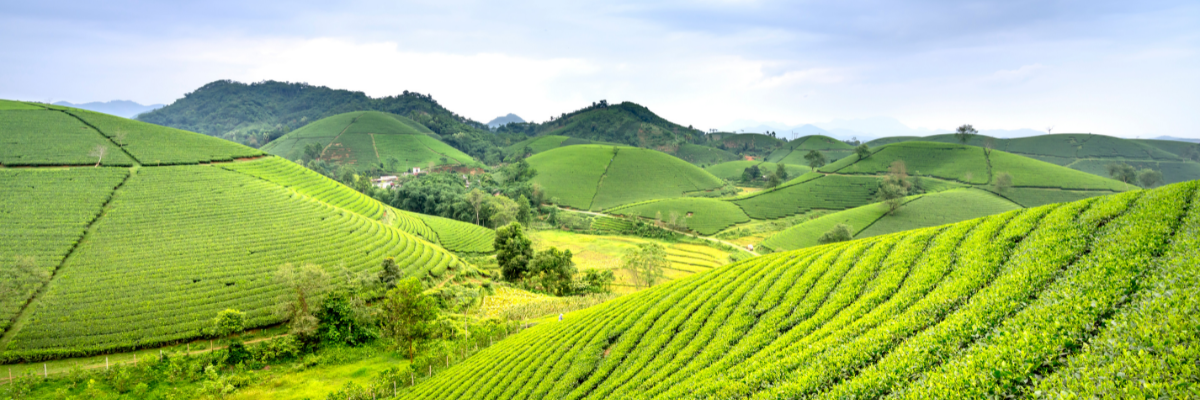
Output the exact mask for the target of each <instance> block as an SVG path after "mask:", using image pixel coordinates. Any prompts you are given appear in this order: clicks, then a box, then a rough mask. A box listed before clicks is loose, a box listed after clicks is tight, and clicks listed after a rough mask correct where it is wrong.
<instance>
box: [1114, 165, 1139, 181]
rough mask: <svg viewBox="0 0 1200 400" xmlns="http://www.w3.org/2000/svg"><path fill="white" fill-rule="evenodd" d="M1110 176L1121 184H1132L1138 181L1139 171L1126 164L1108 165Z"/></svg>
mask: <svg viewBox="0 0 1200 400" xmlns="http://www.w3.org/2000/svg"><path fill="white" fill-rule="evenodd" d="M1108 175H1109V176H1111V177H1112V178H1113V179H1116V180H1118V181H1121V182H1125V183H1130V182H1133V181H1134V180H1136V179H1137V170H1135V169H1133V166H1131V165H1129V164H1126V163H1111V164H1108Z"/></svg>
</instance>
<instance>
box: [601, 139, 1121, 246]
mask: <svg viewBox="0 0 1200 400" xmlns="http://www.w3.org/2000/svg"><path fill="white" fill-rule="evenodd" d="M795 142H800V140H799V139H798V140H796V141H795ZM795 142H793V143H795ZM798 148H799V147H798ZM896 161H903V162H904V163H905V165H906V166H907V171H908V174H910V175H911V176H917V177H919V178H918V179H919V181H920V186H921V187H922V189H923V191H924V192H925V193H936V192H941V191H945V190H950V189H956V188H976V189H980V190H986V191H989V192H991V194H988V195H979V196H974V195H973V196H966V198H964V199H961V200H980V201H983V202H984V203H986V204H980V205H970V204H968V205H960V206H957V207H955V208H956V209H967V210H971V212H969V213H959V212H956V211H951V210H950V209H949V208H947V209H944V210H943V209H936V208H935V209H932V210H930V211H931V212H933V213H936V214H939V215H927V216H923V217H922V219H923V220H925V221H926V222H925V223H924V224H923V225H920V226H932V225H937V224H941V223H948V222H955V221H961V220H963V219H966V218H974V217H980V216H984V215H987V214H984V213H982V212H987V211H988V210H992V211H1003V210H1006V209H1007V208H1005V207H1000V208H996V207H992V206H994V205H996V204H1009V203H1012V204H1015V205H1017V206H1020V207H1033V206H1040V205H1044V204H1049V203H1059V202H1067V201H1074V200H1079V199H1083V198H1087V197H1092V196H1100V195H1105V194H1113V193H1118V192H1121V191H1125V190H1129V189H1130V188H1134V187H1133V186H1130V185H1127V184H1125V183H1122V182H1119V181H1115V180H1112V179H1108V178H1102V177H1097V176H1094V175H1090V174H1086V173H1083V172H1080V171H1075V170H1072V169H1069V168H1063V167H1061V166H1057V165H1054V164H1050V163H1046V162H1042V161H1038V160H1034V159H1031V158H1027V157H1022V156H1019V155H1014V154H1010V153H1007V152H1003V151H999V150H992V151H990V152H988V151H985V149H983V148H979V147H974V146H965V145H958V144H947V143H934V142H902V143H894V144H889V145H884V146H880V147H876V148H873V149H871V153H870V155H869V156H867V157H866V158H862V159H860V158H859V156H858V155H857V154H853V155H849V156H847V157H844V158H842V159H841V160H838V161H835V162H833V163H831V164H828V165H825V166H824V167H821V168H819V169H818V170H817V171H815V172H811V173H807V174H804V175H801V176H799V177H796V178H794V179H792V180H789V181H788V182H785V183H784V184H782V185H780V186H779V187H776V188H772V189H770V190H764V191H761V192H756V193H752V194H748V195H743V196H740V197H736V198H728V199H694V200H689V201H686V202H682V201H667V200H658V201H655V202H657V203H658V204H653V203H655V202H647V203H637V204H632V205H628V206H624V207H620V208H617V209H614V210H612V212H613V213H622V212H628V213H629V214H633V215H642V216H645V215H646V214H647V213H656V212H661V213H662V215H668V214H669V213H670V212H675V213H677V214H680V215H688V214H690V217H689V218H688V219H687V224H688V226H689V228H691V229H694V230H696V231H697V232H700V233H702V234H712V233H716V231H720V230H723V229H725V228H728V227H730V226H732V225H734V224H735V223H741V222H742V221H748V220H751V219H754V220H773V219H778V218H784V217H789V216H793V215H797V214H803V213H807V212H809V211H813V210H848V209H853V208H855V207H860V206H865V205H868V204H872V203H875V202H876V201H877V198H876V193H877V191H878V189H879V182H880V179H882V178H883V177H884V176H885V175H886V174H887V172H888V168H889V167H890V166H891V165H892V163H894V162H896ZM735 163H737V164H735ZM749 163H750V162H738V161H735V162H732V163H726V164H722V165H717V166H713V167H710V168H709V170H711V171H714V172H715V173H718V174H721V175H727V176H728V175H730V174H731V172H732V171H737V167H739V166H742V165H748V164H749ZM767 165H770V164H767ZM785 165H786V164H785ZM743 168H744V167H743ZM1002 172H1004V173H1008V174H1009V176H1010V177H1011V180H1012V186H1011V187H1009V188H1005V189H1003V191H1002V192H999V190H1000V189H997V188H996V187H995V186H994V185H993V179H994V177H995V176H996V175H997V174H1000V173H1002ZM997 196H998V197H997ZM717 203H732V204H733V205H735V206H737V210H735V209H733V208H730V207H728V206H727V205H724V204H717ZM922 204H930V203H922ZM634 206H636V208H634ZM738 211H740V213H739V212H738ZM914 211H915V210H914ZM879 215H880V214H879V213H878V212H877V211H872V210H858V211H855V212H851V213H847V214H845V215H843V216H840V217H837V218H839V219H841V220H847V221H853V222H857V223H860V224H861V225H855V228H856V229H863V228H865V226H866V224H865V223H863V222H862V221H863V220H864V219H869V220H870V221H874V220H876V219H878V218H879ZM829 221H832V219H827V220H825V221H823V222H822V223H820V224H815V225H811V226H810V228H811V229H800V230H796V231H793V233H802V236H803V237H802V238H796V237H789V238H787V239H784V240H776V241H773V242H772V243H774V244H776V245H781V244H784V243H788V244H790V245H788V246H783V247H781V248H776V249H794V248H797V247H793V245H798V244H803V245H811V244H813V243H815V240H816V238H817V237H819V236H820V234H821V233H824V231H825V230H828V227H832V225H834V224H830V223H828V222H829ZM826 225H828V227H825V226H826ZM908 226H909V227H910V228H915V227H918V226H913V225H908ZM815 227H825V228H823V229H824V230H820V232H817V230H818V229H820V228H815ZM814 232H815V234H816V236H811V235H812V234H813V233H814ZM786 236H793V235H792V234H788V235H786ZM769 246H770V245H769Z"/></svg>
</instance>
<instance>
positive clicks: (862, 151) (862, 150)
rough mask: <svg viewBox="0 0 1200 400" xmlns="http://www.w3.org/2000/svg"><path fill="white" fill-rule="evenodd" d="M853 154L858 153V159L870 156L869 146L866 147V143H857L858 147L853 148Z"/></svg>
mask: <svg viewBox="0 0 1200 400" xmlns="http://www.w3.org/2000/svg"><path fill="white" fill-rule="evenodd" d="M854 154H857V155H858V159H859V160H861V159H864V158H867V157H870V156H871V148H870V147H867V145H866V144H860V145H858V147H855V148H854Z"/></svg>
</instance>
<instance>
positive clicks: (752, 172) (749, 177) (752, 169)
mask: <svg viewBox="0 0 1200 400" xmlns="http://www.w3.org/2000/svg"><path fill="white" fill-rule="evenodd" d="M760 177H762V171H759V169H758V166H757V165H751V166H749V167H746V169H744V170H742V182H753V181H756V180H758V179H759V178H760Z"/></svg>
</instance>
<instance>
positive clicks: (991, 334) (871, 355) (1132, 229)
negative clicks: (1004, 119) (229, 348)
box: [399, 182, 1200, 400]
mask: <svg viewBox="0 0 1200 400" xmlns="http://www.w3.org/2000/svg"><path fill="white" fill-rule="evenodd" d="M1197 201H1200V199H1198V196H1197V183H1196V182H1188V183H1183V184H1176V185H1171V186H1167V187H1163V188H1159V189H1154V190H1148V191H1133V192H1129V193H1124V194H1117V195H1110V196H1102V197H1097V198H1092V199H1086V200H1081V201H1076V202H1072V203H1066V204H1053V205H1047V206H1043V207H1037V208H1032V209H1024V210H1015V211H1010V212H1005V213H1002V214H998V215H994V216H990V217H986V218H980V219H972V220H968V221H963V222H959V223H956V224H952V225H941V226H937V227H930V228H924V229H918V230H911V231H905V232H900V233H895V234H891V235H882V236H875V237H871V238H866V239H859V240H853V241H849V242H843V243H834V244H829V245H824V246H819V247H813V248H808V249H803V250H797V251H789V252H783V253H779V254H771V255H766V256H762V257H755V258H750V259H748V260H744V261H741V262H737V263H734V264H731V265H727V266H724V267H721V268H717V269H714V270H712V271H709V272H706V273H702V274H697V275H693V276H691V277H688V278H684V279H679V280H675V281H672V282H670V283H665V284H662V285H660V286H656V287H654V288H652V289H650V290H645V291H641V292H638V293H635V294H631V295H628V296H625V297H621V298H618V299H616V300H612V301H609V302H606V303H604V304H601V305H597V306H593V307H591V308H587V309H584V310H579V311H574V312H569V313H565V314H564V315H563V316H562V318H561V320H551V319H547V320H544V321H543V322H540V323H538V324H536V325H534V326H532V327H530V328H529V329H526V330H524V331H522V332H521V333H519V334H517V335H514V336H512V337H510V338H508V339H505V340H503V341H500V342H497V343H496V344H495V345H493V346H492V347H489V348H487V349H485V350H483V351H480V352H479V353H478V354H476V355H474V356H472V357H471V358H470V359H468V360H467V361H465V362H461V363H458V364H456V365H453V366H451V367H449V368H447V369H446V370H444V371H442V372H440V373H438V374H437V375H434V376H432V377H431V378H430V379H427V380H425V381H421V382H418V383H417V384H416V385H415V386H413V387H411V388H408V389H407V390H405V391H404V392H402V393H401V394H400V396H399V398H400V399H406V400H407V399H414V400H415V399H464V400H470V399H492V398H501V399H509V398H546V399H568V398H569V399H684V398H687V399H700V398H704V399H815V398H822V399H864V398H868V399H878V398H890V397H897V398H938V399H958V398H961V399H984V398H1027V397H1030V398H1032V397H1039V396H1040V395H1038V394H1039V393H1040V394H1041V395H1046V394H1047V393H1049V394H1051V395H1050V397H1063V398H1081V399H1087V398H1110V397H1125V396H1122V395H1124V394H1128V395H1127V396H1128V397H1138V398H1142V397H1156V398H1192V397H1194V393H1195V389H1194V384H1193V381H1194V376H1195V373H1194V372H1195V362H1194V361H1195V360H1196V355H1195V354H1194V352H1188V350H1187V349H1192V348H1194V346H1195V344H1196V343H1197V340H1198V337H1197V334H1196V321H1197V319H1200V311H1197V310H1200V308H1198V307H1197V305H1198V304H1200V303H1198V300H1197V298H1196V296H1195V291H1196V287H1197V285H1198V284H1200V272H1197V269H1196V268H1195V265H1197V264H1198V263H1200V207H1197V205H1198V204H1197Z"/></svg>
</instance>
